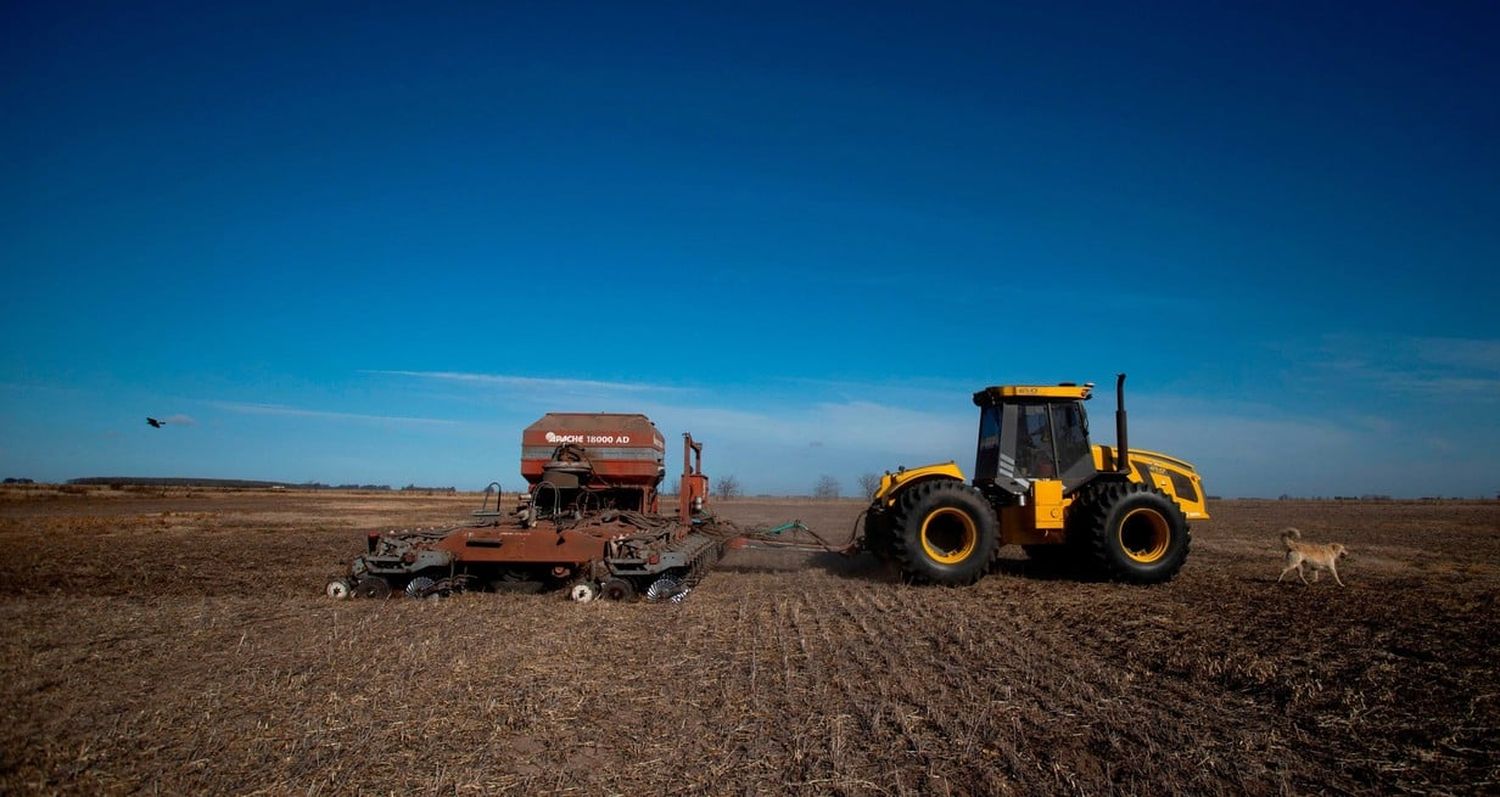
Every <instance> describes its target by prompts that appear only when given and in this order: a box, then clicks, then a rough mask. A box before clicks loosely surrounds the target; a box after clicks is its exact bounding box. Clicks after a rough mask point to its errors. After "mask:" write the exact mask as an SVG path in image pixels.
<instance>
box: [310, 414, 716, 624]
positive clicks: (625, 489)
mask: <svg viewBox="0 0 1500 797" xmlns="http://www.w3.org/2000/svg"><path fill="white" fill-rule="evenodd" d="M665 450H666V444H665V441H664V440H663V438H662V436H661V433H660V432H658V431H657V429H656V426H655V424H653V423H651V421H650V419H648V418H647V417H646V416H644V415H623V414H610V413H597V414H582V413H549V414H547V415H545V416H543V417H542V418H541V419H540V420H538V421H537V422H536V423H534V424H532V425H531V426H528V427H527V428H526V430H525V432H524V433H523V434H522V442H521V475H522V476H523V477H524V478H525V479H526V481H527V483H528V486H529V489H528V490H527V492H526V493H524V494H522V495H521V496H520V500H519V501H518V506H517V507H516V508H515V509H514V510H513V511H512V512H510V513H505V512H503V511H501V509H500V500H499V485H498V484H491V487H493V488H495V490H496V500H495V504H494V508H493V509H491V508H490V504H489V502H488V500H486V501H485V503H484V505H483V506H481V508H480V509H479V510H478V511H476V512H474V513H473V517H472V518H471V520H470V521H469V522H466V523H462V524H458V525H454V526H449V527H445V528H435V529H406V530H394V531H388V532H383V533H382V532H373V531H372V532H370V533H369V535H368V538H367V540H366V550H365V552H364V554H362V555H361V556H359V557H357V558H356V559H355V560H354V562H353V563H352V564H351V565H350V568H349V572H348V574H347V575H345V576H342V577H340V578H337V579H334V580H332V581H330V582H329V583H328V586H327V589H326V592H327V594H328V596H329V597H331V598H336V599H345V598H350V597H367V598H384V597H387V596H392V595H407V596H409V597H414V598H423V597H430V596H437V595H445V594H448V593H451V592H456V591H461V590H473V589H485V590H507V589H514V590H527V591H537V590H541V589H546V588H555V587H567V588H568V594H569V595H570V597H572V598H573V599H575V600H579V601H589V600H593V599H594V598H596V597H601V596H602V597H605V598H610V599H614V600H627V599H631V598H634V597H636V596H644V597H646V598H647V599H648V600H672V599H681V597H682V596H684V595H685V594H686V593H687V591H689V590H691V589H692V587H693V586H694V585H695V584H696V583H697V581H698V579H700V578H702V576H703V573H704V572H705V571H706V569H707V568H708V567H709V566H711V565H712V564H713V562H714V561H716V560H717V559H718V558H719V556H720V555H721V553H722V552H723V549H724V546H725V543H726V542H727V541H728V540H729V539H730V538H732V537H734V536H736V535H737V533H738V532H737V531H736V530H735V529H734V527H733V526H732V525H729V524H723V523H720V522H718V521H716V520H715V519H714V518H713V517H712V515H710V514H709V513H708V511H707V505H706V502H707V496H708V477H707V476H706V475H705V474H704V473H703V469H702V454H703V446H702V444H701V443H698V442H696V441H694V440H693V439H692V437H691V436H690V435H686V434H684V435H683V472H682V482H681V485H680V489H679V491H678V492H679V499H678V507H677V512H676V515H675V517H668V516H662V515H660V514H658V511H659V493H658V490H659V488H660V486H661V482H662V480H663V478H664V477H665V473H666V470H665V467H664V454H665ZM486 495H488V493H487V494H486Z"/></svg>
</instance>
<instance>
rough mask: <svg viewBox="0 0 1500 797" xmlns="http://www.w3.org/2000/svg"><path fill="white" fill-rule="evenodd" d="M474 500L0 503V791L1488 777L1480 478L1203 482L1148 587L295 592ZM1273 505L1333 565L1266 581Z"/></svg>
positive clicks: (721, 580)
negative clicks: (1169, 564) (1171, 569)
mask: <svg viewBox="0 0 1500 797" xmlns="http://www.w3.org/2000/svg"><path fill="white" fill-rule="evenodd" d="M474 500H475V499H473V498H472V497H466V496H459V497H452V498H450V497H402V496H397V495H314V494H301V493H253V492H199V491H183V490H172V491H169V492H166V493H163V492H162V491H160V490H157V491H150V492H131V491H109V490H98V491H93V492H89V493H87V494H82V495H60V496H59V495H51V496H50V497H49V493H48V492H47V491H45V490H35V489H34V490H12V491H6V492H3V493H0V540H3V545H4V550H6V551H7V556H6V557H5V558H4V560H3V561H0V585H3V587H4V589H3V598H0V617H3V622H4V626H5V629H6V633H5V635H4V640H3V649H0V662H3V667H4V670H3V672H4V679H3V682H0V709H3V716H4V718H5V722H4V723H3V725H0V792H3V793H38V792H58V791H61V792H91V793H93V792H105V793H116V792H137V791H145V792H157V793H170V794H185V793H201V792H267V793H277V794H281V793H297V794H347V793H356V792H361V793H400V794H426V793H436V794H474V793H486V792H506V791H508V792H513V793H518V794H538V793H564V792H566V793H582V794H608V793H622V794H648V793H665V794H678V793H710V794H766V793H780V792H801V793H811V794H825V793H847V794H912V793H936V794H945V793H955V794H1007V793H1100V792H1107V791H1118V792H1125V793H1146V794H1162V793H1173V792H1176V793H1187V794H1214V793H1234V794H1240V793H1250V794H1267V793H1335V794H1337V793H1385V794H1389V793H1401V792H1424V793H1454V794H1473V793H1483V792H1489V793H1495V792H1496V791H1497V790H1500V731H1497V726H1500V677H1497V668H1500V664H1497V661H1496V658H1495V655H1494V653H1493V650H1492V647H1491V646H1492V644H1493V641H1494V640H1495V639H1496V638H1497V631H1500V611H1497V608H1496V606H1495V603H1496V597H1497V595H1500V504H1497V503H1494V502H1475V503H1459V502H1446V503H1391V504H1356V503H1312V502H1307V503H1304V502H1253V501H1245V502H1221V503H1218V504H1215V505H1214V506H1213V507H1212V509H1213V511H1214V512H1215V519H1214V520H1213V521H1212V522H1211V523H1204V524H1198V525H1197V526H1195V529H1194V531H1195V541H1194V552H1193V555H1192V557H1191V558H1190V560H1189V563H1188V566H1187V568H1186V569H1185V570H1184V571H1183V573H1182V575H1181V577H1180V578H1178V579H1177V580H1176V581H1175V582H1173V583H1171V584H1169V585H1166V586H1162V587H1155V588H1138V587H1126V586H1120V585H1114V584H1098V583H1082V582H1078V581H1075V580H1070V579H1066V578H1058V577H1056V576H1055V575H1054V574H1049V573H1045V572H1033V570H1032V569H1031V568H1029V567H1028V565H1027V563H1026V562H1025V561H1024V560H1021V559H1019V558H1017V559H1015V560H1011V561H1007V562H1005V563H1004V566H1003V568H1002V571H1001V573H999V574H998V575H996V576H992V577H990V578H987V579H985V580H984V581H983V582H981V583H980V584H979V585H977V586H975V587H972V588H968V589H940V588H911V587H906V586H903V585H901V584H898V583H894V582H893V581H892V579H891V577H890V576H889V575H888V574H887V573H885V572H883V571H882V570H881V569H880V568H878V567H877V566H876V565H875V563H874V562H873V560H870V559H869V558H868V557H856V558H853V559H847V560H846V559H842V558H839V557H833V556H805V555H799V554H789V553H786V552H764V551H750V550H746V551H737V552H734V553H732V554H731V555H730V557H729V558H727V559H726V560H725V561H724V562H723V563H722V564H721V566H720V567H719V568H718V569H717V571H716V572H715V573H713V574H712V575H711V576H710V577H709V578H708V579H706V580H705V581H704V583H703V584H702V586H701V587H700V588H699V589H698V590H697V591H695V592H694V593H693V594H692V596H691V597H689V599H688V600H686V601H685V602H684V603H682V604H680V605H647V604H606V603H595V604H589V605H577V604H571V603H568V602H566V601H565V600H563V599H562V598H561V597H560V596H559V595H557V594H550V595H539V596H528V595H478V594H476V595H466V596H460V597H458V598H454V599H451V600H447V601H444V602H441V603H437V604H429V603H418V602H412V601H404V600H392V601H388V602H384V603H368V602H366V603H360V602H351V603H334V602H331V601H329V600H327V599H325V598H323V597H322V594H321V590H322V586H323V583H324V580H325V579H326V577H328V576H330V575H332V574H335V573H337V572H338V570H339V567H340V564H341V563H342V562H345V561H347V559H348V558H349V557H351V556H353V555H355V554H357V553H358V552H359V550H360V549H361V546H362V544H363V541H362V532H363V530H365V529H368V528H374V527H389V526H394V525H403V526H404V525H431V524H445V523H447V522H450V521H453V520H455V519H457V518H459V517H461V516H462V515H463V514H464V513H465V512H466V511H467V510H468V509H469V508H471V505H472V504H473V503H474ZM860 508H861V507H860V505H859V504H858V503H856V502H847V501H846V502H826V503H815V502H808V501H795V500H786V501H739V502H731V503H726V504H724V505H721V506H720V507H719V511H720V513H721V514H722V515H724V516H726V517H728V518H730V519H732V520H737V521H741V522H747V523H759V522H779V521H781V520H785V519H789V518H791V517H800V518H802V519H803V520H804V521H806V522H808V523H809V524H811V525H812V526H813V527H814V528H815V529H817V530H819V531H820V532H823V533H824V534H826V535H827V536H830V537H835V538H841V537H843V536H846V535H847V533H848V528H849V526H850V524H851V522H852V521H853V519H854V517H855V515H856V514H857V513H858V512H859V510H860ZM1287 524H1295V525H1298V526H1300V527H1301V528H1302V529H1303V530H1304V531H1305V532H1307V533H1308V536H1309V537H1311V538H1315V539H1329V540H1335V539H1336V540H1339V541H1343V542H1346V543H1347V544H1348V545H1349V546H1350V547H1351V548H1352V550H1353V556H1352V558H1351V559H1350V560H1349V561H1348V564H1347V566H1346V567H1345V569H1344V572H1345V580H1346V581H1347V582H1348V583H1349V587H1348V588H1347V589H1339V588H1337V587H1336V586H1334V585H1332V584H1331V583H1329V582H1328V581H1327V579H1324V581H1323V582H1322V583H1319V584H1317V585H1315V586H1313V587H1304V586H1302V585H1301V584H1289V583H1284V584H1279V585H1277V584H1273V583H1272V582H1273V580H1274V578H1275V575H1276V572H1277V570H1278V568H1279V565H1278V554H1277V549H1276V546H1277V543H1276V539H1275V532H1276V531H1277V530H1278V529H1279V528H1280V527H1281V526H1283V525H1287Z"/></svg>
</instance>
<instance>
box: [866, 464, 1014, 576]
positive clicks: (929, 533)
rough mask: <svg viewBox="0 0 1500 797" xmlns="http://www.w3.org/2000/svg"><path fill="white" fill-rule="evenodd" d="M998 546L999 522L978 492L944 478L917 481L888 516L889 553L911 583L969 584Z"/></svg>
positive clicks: (990, 558)
mask: <svg viewBox="0 0 1500 797" xmlns="http://www.w3.org/2000/svg"><path fill="white" fill-rule="evenodd" d="M999 546H1000V521H999V520H998V519H997V518H996V517H995V510H994V508H993V507H991V506H990V502H989V501H988V500H986V499H985V497H984V495H983V494H982V493H980V492H979V491H978V490H976V489H974V488H973V487H970V486H969V485H967V484H964V483H963V482H959V481H952V480H949V479H939V480H935V481H925V482H919V483H917V484H915V485H913V486H911V487H908V488H907V489H906V490H905V491H904V492H903V493H902V494H901V495H900V496H899V497H898V498H897V499H896V507H895V510H894V511H893V512H892V513H891V554H892V558H893V559H894V560H895V561H896V563H897V565H898V566H899V567H900V568H901V575H902V576H903V577H904V578H905V579H906V580H907V581H909V582H911V583H914V584H944V585H948V586H958V585H963V584H972V583H974V582H975V581H978V580H979V578H980V577H981V576H983V575H984V574H985V572H986V571H987V570H989V567H990V563H991V562H992V561H993V560H994V558H995V552H996V550H997V549H998V548H999Z"/></svg>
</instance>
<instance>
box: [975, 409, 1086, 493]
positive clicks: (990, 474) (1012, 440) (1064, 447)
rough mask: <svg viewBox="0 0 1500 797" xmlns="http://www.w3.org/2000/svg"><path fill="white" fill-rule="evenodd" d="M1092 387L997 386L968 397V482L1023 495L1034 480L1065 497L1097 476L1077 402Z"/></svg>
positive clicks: (1084, 416)
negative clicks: (971, 427) (971, 437)
mask: <svg viewBox="0 0 1500 797" xmlns="http://www.w3.org/2000/svg"><path fill="white" fill-rule="evenodd" d="M1093 389H1094V387H1093V385H1092V384H1085V385H1082V386H1079V385H1073V384H1069V383H1063V384H1060V385H1003V386H996V387H987V388H985V389H984V390H981V391H979V392H977V393H975V394H974V403H975V404H976V405H978V407H979V446H978V454H977V455H976V459H975V463H974V484H975V485H976V486H979V487H980V488H982V489H983V488H991V489H992V490H998V491H1000V492H1002V493H1009V494H1010V495H1012V496H1025V495H1027V494H1029V493H1030V492H1031V491H1032V485H1033V483H1035V482H1038V481H1043V480H1046V481H1057V482H1061V484H1062V490H1063V492H1065V493H1070V492H1072V491H1074V490H1076V489H1078V488H1079V487H1081V486H1083V485H1085V484H1087V483H1089V482H1090V481H1092V480H1093V479H1094V477H1095V476H1096V475H1097V470H1096V468H1095V464H1094V455H1093V450H1092V448H1091V446H1090V445H1089V421H1088V413H1087V412H1085V411H1084V408H1083V402H1084V401H1086V400H1088V398H1089V397H1090V394H1091V393H1092V392H1093Z"/></svg>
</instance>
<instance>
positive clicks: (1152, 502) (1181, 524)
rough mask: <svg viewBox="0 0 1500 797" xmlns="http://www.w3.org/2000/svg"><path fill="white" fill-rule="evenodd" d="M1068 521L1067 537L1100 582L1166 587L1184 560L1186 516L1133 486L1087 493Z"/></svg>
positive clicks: (1150, 490) (1188, 538) (1156, 493)
mask: <svg viewBox="0 0 1500 797" xmlns="http://www.w3.org/2000/svg"><path fill="white" fill-rule="evenodd" d="M1079 498H1080V500H1079V501H1078V502H1077V503H1076V504H1075V507H1076V509H1075V510H1074V512H1073V515H1072V517H1070V518H1069V520H1070V522H1069V524H1068V525H1069V531H1068V537H1069V539H1070V540H1071V541H1073V542H1075V543H1076V544H1078V545H1079V546H1080V547H1081V548H1082V549H1083V550H1084V551H1085V552H1086V554H1087V557H1088V559H1090V560H1092V562H1093V563H1094V565H1095V566H1096V567H1097V568H1098V569H1099V571H1100V573H1101V574H1102V575H1103V576H1105V577H1106V578H1110V579H1114V580H1117V581H1129V582H1132V583H1136V584H1156V583H1160V582H1163V581H1169V580H1171V579H1172V577H1174V576H1176V575H1177V571H1179V570H1181V569H1182V564H1183V562H1185V561H1186V560H1187V555H1188V548H1189V546H1190V545H1191V544H1192V535H1191V533H1189V531H1188V522H1187V516H1186V515H1184V514H1183V513H1182V509H1181V508H1179V507H1178V506H1177V502H1175V501H1173V500H1172V499H1171V498H1170V497H1168V496H1167V494H1166V493H1163V492H1162V491H1160V490H1157V489H1156V488H1154V487H1148V486H1146V485H1144V484H1140V483H1138V482H1124V481H1120V482H1110V483H1107V484H1101V485H1097V486H1093V487H1089V488H1087V489H1086V490H1085V491H1084V494H1083V495H1081V496H1080V497H1079Z"/></svg>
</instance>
